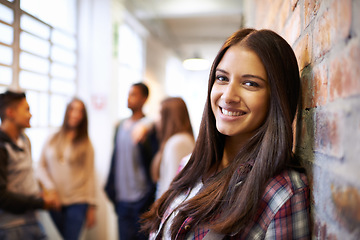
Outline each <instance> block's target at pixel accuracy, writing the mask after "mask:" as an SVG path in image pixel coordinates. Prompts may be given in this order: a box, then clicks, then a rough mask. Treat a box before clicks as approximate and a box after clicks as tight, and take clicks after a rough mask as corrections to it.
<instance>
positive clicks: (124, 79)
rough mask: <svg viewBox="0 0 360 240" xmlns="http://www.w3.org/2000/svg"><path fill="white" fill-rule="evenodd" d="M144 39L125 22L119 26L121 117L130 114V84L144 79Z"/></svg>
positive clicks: (119, 114)
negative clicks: (128, 99) (128, 97)
mask: <svg viewBox="0 0 360 240" xmlns="http://www.w3.org/2000/svg"><path fill="white" fill-rule="evenodd" d="M143 51H144V50H143V40H142V38H141V37H140V36H139V34H137V33H136V32H135V31H134V30H133V29H132V28H130V27H129V26H128V25H126V24H124V25H121V26H120V27H119V49H118V52H119V56H118V60H119V63H120V66H119V80H118V96H119V97H118V103H119V111H118V116H119V118H124V117H126V116H128V115H129V114H130V110H129V109H128V108H127V106H126V105H124V103H127V96H128V91H129V88H130V86H131V85H132V84H133V83H135V82H139V81H142V76H143V68H144V66H143V61H144V60H143V59H144V57H143V54H144V53H143Z"/></svg>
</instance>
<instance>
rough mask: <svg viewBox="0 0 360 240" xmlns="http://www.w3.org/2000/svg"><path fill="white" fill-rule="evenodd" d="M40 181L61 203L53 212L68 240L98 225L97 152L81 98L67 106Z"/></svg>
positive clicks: (43, 159) (41, 168)
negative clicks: (95, 156)
mask: <svg viewBox="0 0 360 240" xmlns="http://www.w3.org/2000/svg"><path fill="white" fill-rule="evenodd" d="M38 178H39V181H40V183H41V185H42V187H43V188H44V191H47V192H49V193H50V194H51V195H52V196H53V198H54V199H56V200H57V201H58V205H59V208H58V210H52V211H50V216H51V218H52V220H53V221H54V223H55V225H56V227H57V229H58V231H59V233H60V234H61V236H62V237H63V238H64V239H65V240H70V239H74V240H76V239H78V238H79V236H80V233H81V229H82V227H83V225H84V223H85V224H86V227H92V226H93V225H94V224H95V179H94V178H95V174H94V149H93V146H92V144H91V141H90V139H89V136H88V118H87V113H86V108H85V104H84V103H83V102H82V101H81V100H80V99H78V98H74V99H73V100H72V101H71V102H70V103H69V104H68V105H67V108H66V111H65V117H64V121H63V124H62V126H61V128H60V130H59V131H58V132H56V133H55V134H54V135H53V136H51V137H50V138H49V140H48V141H47V142H46V143H45V145H44V147H43V151H42V154H41V158H40V162H39V168H38Z"/></svg>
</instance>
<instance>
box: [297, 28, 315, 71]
mask: <svg viewBox="0 0 360 240" xmlns="http://www.w3.org/2000/svg"><path fill="white" fill-rule="evenodd" d="M311 39H312V37H311V35H310V36H309V34H306V35H305V36H302V37H301V38H300V40H299V42H298V43H297V45H296V46H295V49H294V51H295V54H296V58H297V60H298V65H299V70H300V71H301V70H303V68H304V67H306V66H307V65H309V64H310V63H311V54H312V44H311Z"/></svg>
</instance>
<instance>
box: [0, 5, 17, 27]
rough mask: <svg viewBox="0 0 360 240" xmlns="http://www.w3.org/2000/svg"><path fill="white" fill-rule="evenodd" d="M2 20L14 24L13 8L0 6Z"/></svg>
mask: <svg viewBox="0 0 360 240" xmlns="http://www.w3.org/2000/svg"><path fill="white" fill-rule="evenodd" d="M0 19H1V20H3V21H4V22H7V23H9V24H12V23H13V22H14V12H13V10H12V9H11V8H8V7H7V6H5V5H2V4H0Z"/></svg>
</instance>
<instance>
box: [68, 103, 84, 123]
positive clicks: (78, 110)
mask: <svg viewBox="0 0 360 240" xmlns="http://www.w3.org/2000/svg"><path fill="white" fill-rule="evenodd" d="M68 114H69V115H68V119H67V125H68V127H70V128H76V127H78V126H79V124H80V122H81V121H82V120H83V118H84V105H83V104H82V103H81V102H79V101H73V102H72V103H71V104H70V108H69V113H68Z"/></svg>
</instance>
